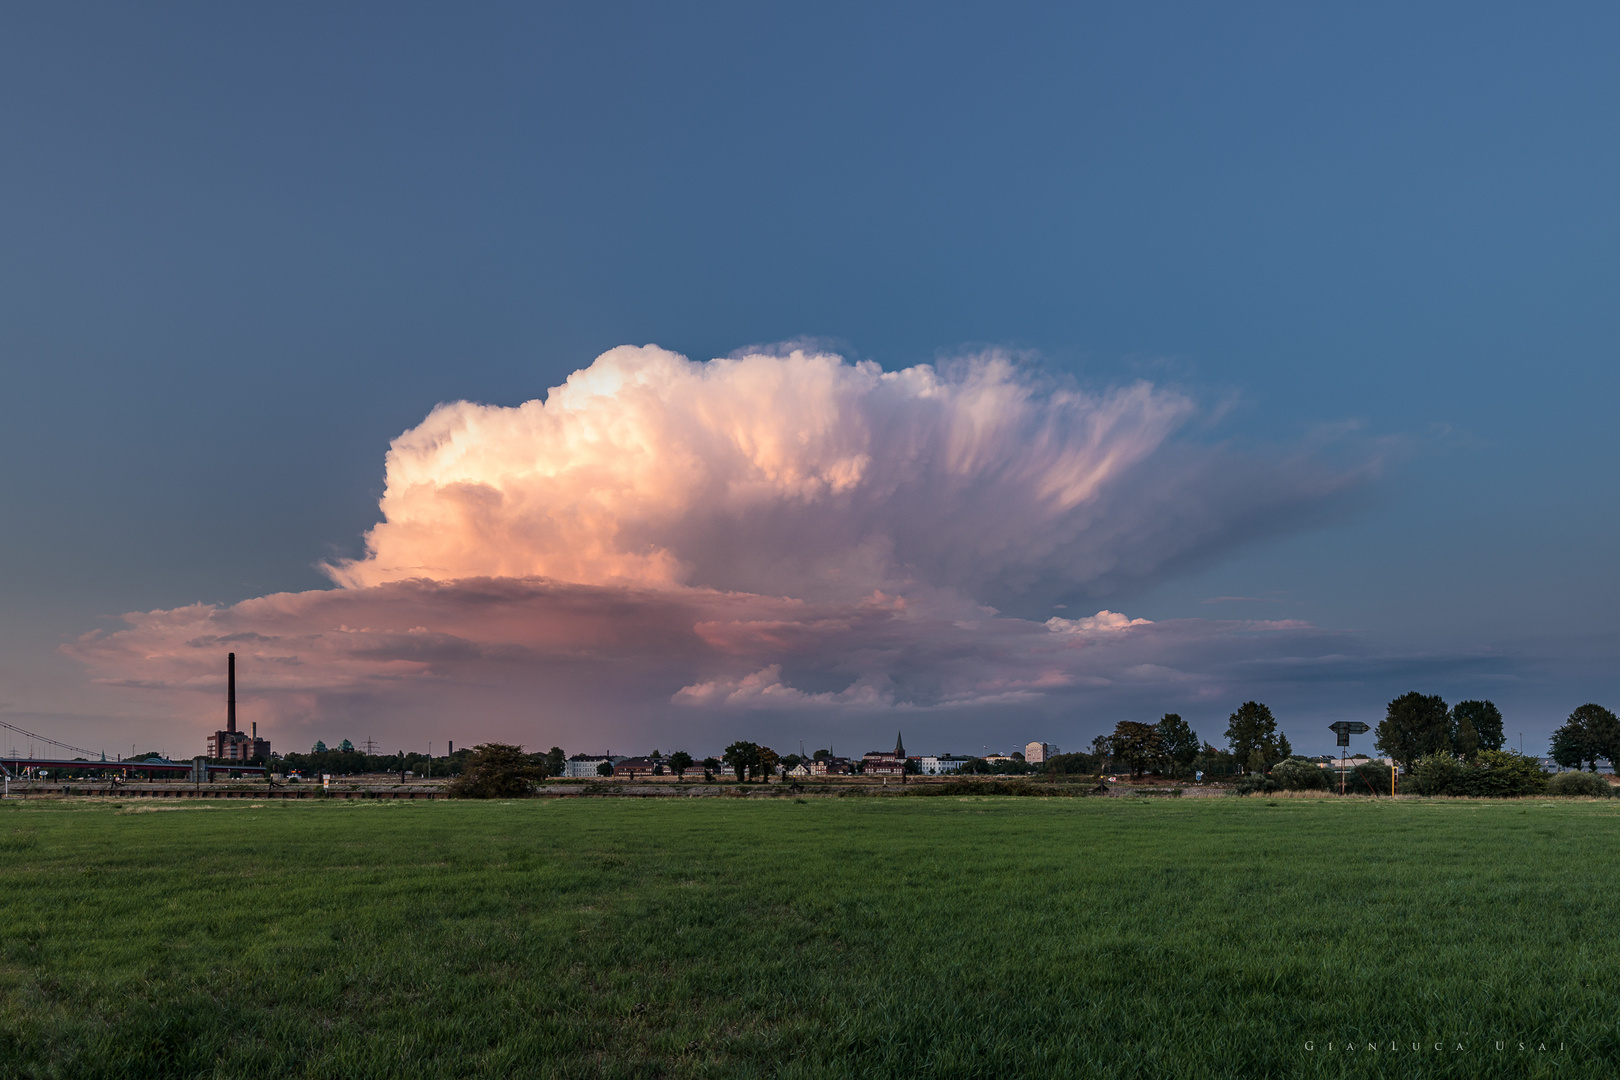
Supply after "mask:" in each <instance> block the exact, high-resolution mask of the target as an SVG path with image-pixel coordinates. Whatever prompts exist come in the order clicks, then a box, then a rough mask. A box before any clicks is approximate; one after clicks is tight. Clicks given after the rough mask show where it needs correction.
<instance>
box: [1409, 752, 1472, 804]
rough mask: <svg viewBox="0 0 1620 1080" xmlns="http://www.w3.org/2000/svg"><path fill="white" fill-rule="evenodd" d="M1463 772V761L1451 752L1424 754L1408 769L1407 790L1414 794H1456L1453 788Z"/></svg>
mask: <svg viewBox="0 0 1620 1080" xmlns="http://www.w3.org/2000/svg"><path fill="white" fill-rule="evenodd" d="M1462 774H1463V763H1462V762H1460V761H1458V760H1457V759H1456V758H1454V757H1452V756H1451V755H1450V754H1443V753H1435V754H1424V755H1423V756H1422V757H1420V758H1418V759H1417V760H1416V761H1414V762H1412V767H1411V768H1410V769H1409V770H1407V774H1406V783H1405V785H1404V787H1405V790H1406V791H1408V792H1410V793H1412V794H1413V795H1455V794H1458V793H1457V792H1455V791H1452V790H1451V788H1452V787H1453V786H1455V785H1457V784H1458V783H1459V782H1460V781H1461V779H1462Z"/></svg>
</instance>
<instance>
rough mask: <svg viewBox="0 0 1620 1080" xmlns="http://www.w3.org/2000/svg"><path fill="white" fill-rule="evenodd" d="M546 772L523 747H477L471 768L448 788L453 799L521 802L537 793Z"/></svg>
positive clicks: (500, 744)
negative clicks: (511, 800)
mask: <svg viewBox="0 0 1620 1080" xmlns="http://www.w3.org/2000/svg"><path fill="white" fill-rule="evenodd" d="M545 775H546V770H545V769H544V767H542V766H538V765H535V764H534V763H532V762H531V761H530V760H529V757H528V755H526V754H525V753H524V752H523V747H521V746H508V745H507V744H505V743H484V744H483V745H481V746H475V747H473V753H472V757H471V758H469V759H468V761H467V767H466V769H465V770H463V771H462V773H461V775H459V776H457V777H456V778H455V779H454V780H452V781H450V784H449V785H448V787H447V788H446V790H447V791H448V792H449V794H450V797H451V798H452V799H518V798H522V797H523V796H525V795H531V794H533V793H534V786H535V784H537V783H539V782H540V781H541V780H543V779H545Z"/></svg>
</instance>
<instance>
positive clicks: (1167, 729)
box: [1157, 712, 1198, 776]
mask: <svg viewBox="0 0 1620 1080" xmlns="http://www.w3.org/2000/svg"><path fill="white" fill-rule="evenodd" d="M1157 726H1158V729H1159V744H1160V745H1161V746H1162V747H1163V748H1164V757H1165V761H1167V762H1168V763H1169V765H1170V775H1171V776H1174V775H1176V772H1177V770H1178V769H1184V768H1188V767H1190V766H1191V765H1192V763H1193V759H1194V758H1196V757H1197V756H1198V734H1197V733H1196V732H1194V731H1193V729H1192V728H1191V727H1189V726H1188V724H1187V721H1185V720H1183V719H1182V718H1181V716H1180V714H1178V713H1173V712H1171V713H1165V714H1164V716H1163V718H1161V719H1160V720H1159V723H1158V725H1157Z"/></svg>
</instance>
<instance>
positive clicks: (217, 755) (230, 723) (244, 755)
mask: <svg viewBox="0 0 1620 1080" xmlns="http://www.w3.org/2000/svg"><path fill="white" fill-rule="evenodd" d="M225 664H226V668H225V671H226V675H225V730H223V731H216V732H214V733H213V734H212V735H210V736H208V756H209V757H210V758H211V759H213V760H215V761H252V760H253V759H254V758H263V759H264V760H266V761H269V760H270V740H268V739H261V738H259V725H258V724H254V725H253V734H251V735H249V734H248V733H247V732H244V731H237V730H236V654H235V653H231V654H230V656H229V657H228V658H227V659H226V661H225Z"/></svg>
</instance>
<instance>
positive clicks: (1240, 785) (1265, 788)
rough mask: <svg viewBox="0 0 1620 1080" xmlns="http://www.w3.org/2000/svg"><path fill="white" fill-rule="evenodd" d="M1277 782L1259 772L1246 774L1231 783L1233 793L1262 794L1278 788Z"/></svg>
mask: <svg viewBox="0 0 1620 1080" xmlns="http://www.w3.org/2000/svg"><path fill="white" fill-rule="evenodd" d="M1278 787H1279V785H1278V783H1277V782H1276V781H1275V780H1273V779H1272V778H1271V777H1269V776H1261V775H1260V774H1259V773H1250V774H1249V775H1248V776H1243V777H1239V778H1238V782H1237V783H1235V784H1233V785H1232V793H1233V794H1234V795H1264V794H1268V793H1270V792H1273V791H1276V790H1278Z"/></svg>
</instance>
